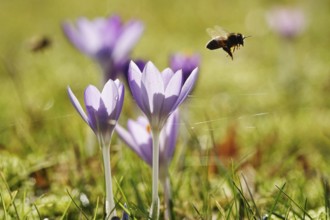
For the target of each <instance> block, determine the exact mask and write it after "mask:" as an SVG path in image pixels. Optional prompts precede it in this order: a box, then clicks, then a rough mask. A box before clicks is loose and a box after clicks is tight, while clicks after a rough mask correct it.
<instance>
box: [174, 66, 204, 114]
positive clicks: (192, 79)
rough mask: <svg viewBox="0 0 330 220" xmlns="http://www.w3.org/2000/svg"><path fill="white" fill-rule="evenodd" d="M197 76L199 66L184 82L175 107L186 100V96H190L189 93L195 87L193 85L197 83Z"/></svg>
mask: <svg viewBox="0 0 330 220" xmlns="http://www.w3.org/2000/svg"><path fill="white" fill-rule="evenodd" d="M197 77H198V67H197V68H195V69H194V70H193V71H192V73H191V74H190V76H189V77H188V79H187V80H186V81H185V83H184V84H183V86H182V90H181V93H180V96H179V98H178V100H177V102H176V103H175V106H174V109H175V108H176V107H177V106H179V105H180V104H181V103H182V102H183V101H184V100H185V98H186V97H187V96H188V94H189V93H190V91H191V90H192V89H193V87H194V85H195V82H196V80H197Z"/></svg>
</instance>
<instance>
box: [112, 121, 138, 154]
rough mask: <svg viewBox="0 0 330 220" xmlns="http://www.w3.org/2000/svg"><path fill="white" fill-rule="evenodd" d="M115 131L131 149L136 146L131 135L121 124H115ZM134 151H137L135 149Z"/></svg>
mask: <svg viewBox="0 0 330 220" xmlns="http://www.w3.org/2000/svg"><path fill="white" fill-rule="evenodd" d="M115 131H116V132H117V134H118V136H119V137H120V138H121V139H122V140H123V141H124V142H125V143H126V144H127V145H128V146H129V147H130V148H132V149H134V151H135V149H136V148H137V147H136V143H135V141H134V139H133V137H132V135H131V134H130V133H129V132H128V131H126V130H125V128H123V127H122V126H121V125H119V124H117V125H116V127H115ZM135 152H136V153H138V152H137V151H135Z"/></svg>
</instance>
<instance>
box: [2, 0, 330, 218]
mask: <svg viewBox="0 0 330 220" xmlns="http://www.w3.org/2000/svg"><path fill="white" fill-rule="evenodd" d="M190 4H194V5H195V8H196V9H192V7H191V6H190ZM283 4H286V2H285V1H283ZM297 4H299V5H298V6H300V7H301V8H303V9H304V10H305V12H306V16H307V20H308V26H307V28H306V30H305V32H304V33H303V34H302V35H301V36H299V37H298V38H297V39H296V40H295V41H292V42H291V43H287V42H284V41H283V40H282V39H280V38H279V37H278V36H277V35H276V34H274V33H273V32H271V31H270V30H269V29H268V27H267V25H266V23H265V20H264V13H265V11H266V10H268V9H270V8H271V7H272V6H273V3H271V2H265V1H254V2H253V3H250V2H249V3H248V2H247V1H236V2H235V3H233V2H232V1H228V0H226V1H216V0H211V1H189V4H188V1H183V0H169V1H150V0H149V1H148V0H140V1H135V2H134V1H127V0H123V1H103V2H101V1H91V0H89V1H84V2H83V3H82V2H81V1H77V0H73V1H61V0H60V1H40V0H31V1H18V0H3V1H1V2H0V8H1V9H2V10H1V11H2V13H1V14H0V21H1V27H2V30H1V33H0V83H1V86H0V94H2V95H1V98H0V121H1V124H0V174H1V179H0V201H1V203H0V218H1V219H44V218H46V217H47V218H49V219H100V218H102V216H103V203H104V193H103V191H104V190H103V174H102V173H103V172H102V163H101V159H102V158H101V154H100V152H99V149H98V146H97V143H96V141H95V140H94V139H93V138H91V137H93V136H92V135H91V134H90V132H89V131H88V128H87V125H85V124H84V122H83V121H82V120H81V119H80V118H79V116H78V114H76V112H75V110H74V108H73V107H72V105H71V103H70V101H69V99H68V96H67V93H66V87H67V85H70V86H71V87H72V88H73V89H74V91H75V94H77V96H78V97H79V99H82V97H83V90H84V88H85V87H86V86H87V85H88V84H95V85H98V84H99V81H100V75H99V73H98V69H97V67H96V65H94V64H93V62H92V61H91V60H89V59H88V58H86V57H85V56H83V55H82V54H80V53H79V52H78V51H77V50H75V49H74V48H73V47H72V46H71V45H70V44H69V43H68V42H67V40H66V39H65V37H64V35H63V33H62V32H61V28H60V24H61V22H63V21H64V20H67V19H75V18H77V17H79V16H87V17H89V18H93V17H96V16H105V15H108V14H112V13H117V14H119V15H121V16H123V17H124V19H125V20H128V19H130V18H139V19H141V20H142V21H143V22H144V23H145V25H146V31H145V33H144V35H143V37H142V39H141V41H140V42H139V43H138V45H137V47H136V49H135V50H134V53H133V57H134V58H143V59H147V60H151V61H153V62H154V63H155V64H156V66H158V67H160V69H162V68H165V67H166V66H167V65H168V56H169V54H171V53H173V52H177V51H186V52H198V53H200V54H201V58H202V62H201V68H200V76H199V80H198V83H197V87H196V89H195V90H194V93H193V94H192V95H191V97H190V98H189V100H188V101H187V102H186V103H185V104H184V105H183V106H182V110H181V111H182V112H184V114H182V120H181V124H180V125H181V126H180V134H181V135H180V136H179V141H178V145H177V149H176V152H175V156H174V159H173V161H172V164H171V167H170V175H171V181H172V189H173V213H174V216H176V219H183V218H185V219H260V218H264V219H266V216H268V218H267V219H287V218H290V219H311V218H313V219H314V218H315V219H329V218H330V201H329V198H330V189H329V179H330V175H329V173H330V166H329V165H330V164H329V161H330V99H329V98H327V97H328V96H329V93H330V77H329V73H330V72H329V59H330V52H329V48H330V41H329V36H330V29H329V27H328V22H327V21H328V20H329V19H330V13H329V12H330V11H329V8H330V4H329V2H328V1H326V0H320V1H317V2H308V1H301V2H297ZM214 25H220V26H223V27H225V28H226V29H228V30H232V31H239V32H242V33H243V34H245V35H252V37H251V38H248V39H246V44H245V46H244V47H242V48H241V49H240V50H238V51H236V52H235V53H234V61H232V60H231V59H230V58H228V57H226V55H225V53H224V52H223V51H212V52H211V51H208V50H206V49H205V44H206V42H207V41H208V40H209V36H208V35H207V34H206V32H205V29H206V28H207V27H212V26H214ZM42 35H46V36H49V38H50V39H51V40H52V45H51V47H50V48H48V49H46V50H45V51H42V52H39V53H31V51H30V50H29V49H28V45H29V42H30V41H31V39H32V38H33V37H36V36H42ZM126 94H127V95H126V97H125V103H124V110H123V113H122V116H121V118H120V123H121V124H125V123H126V120H127V118H129V117H136V116H137V115H138V114H139V111H138V110H135V109H136V108H135V105H134V103H133V102H132V99H131V97H129V93H126ZM231 128H232V129H234V130H235V135H232V134H231V133H230V129H231ZM88 137H89V138H88ZM230 138H234V140H235V144H234V145H233V144H231V145H230V144H229V145H226V146H227V147H229V148H233V147H235V149H236V151H235V154H233V155H231V156H228V155H227V156H226V155H225V154H224V155H221V154H219V153H218V150H219V149H218V148H219V146H222V147H223V146H225V144H224V143H225V142H226V141H228V139H230ZM87 139H91V146H92V150H91V149H89V148H86V140H87ZM111 150H112V158H111V159H112V161H111V162H112V171H113V176H114V178H115V179H116V181H115V184H114V192H115V199H116V201H117V203H118V210H120V213H121V211H122V210H123V209H124V204H127V211H128V212H129V213H130V214H131V217H132V218H136V219H147V216H148V210H149V205H150V204H151V169H150V168H149V167H148V166H147V165H146V164H144V162H143V161H140V160H139V159H138V157H137V156H136V155H134V154H133V153H132V152H131V151H130V150H129V149H128V148H127V147H126V146H125V145H124V144H123V143H122V142H121V141H120V140H119V139H118V138H117V136H116V135H114V139H113V140H112V149H111ZM90 151H92V153H91V152H90ZM93 151H94V152H93ZM137 174H138V175H137ZM82 196H83V197H86V198H87V200H82V199H81V198H82ZM160 198H163V197H162V196H161V197H160Z"/></svg>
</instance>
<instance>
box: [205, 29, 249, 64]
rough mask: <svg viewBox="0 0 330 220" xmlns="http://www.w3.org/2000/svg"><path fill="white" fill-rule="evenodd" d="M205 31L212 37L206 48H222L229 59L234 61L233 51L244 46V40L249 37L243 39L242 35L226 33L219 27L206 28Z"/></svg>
mask: <svg viewBox="0 0 330 220" xmlns="http://www.w3.org/2000/svg"><path fill="white" fill-rule="evenodd" d="M206 31H207V32H208V34H209V35H210V36H211V37H212V39H211V40H210V41H209V42H208V43H207V44H206V48H207V49H210V50H216V49H220V48H222V49H223V50H224V51H226V52H227V53H228V55H229V56H230V57H231V59H234V58H233V52H234V51H235V49H239V47H240V45H242V46H244V39H245V38H247V37H250V36H247V37H244V35H243V34H240V33H228V32H227V31H225V30H223V29H222V28H221V27H219V26H215V27H214V28H208V29H206Z"/></svg>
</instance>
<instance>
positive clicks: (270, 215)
mask: <svg viewBox="0 0 330 220" xmlns="http://www.w3.org/2000/svg"><path fill="white" fill-rule="evenodd" d="M285 184H286V183H284V184H283V186H282V187H281V190H280V191H279V192H278V194H277V196H276V198H275V201H274V204H273V206H272V208H271V209H270V212H269V213H268V215H269V218H271V217H272V214H273V213H274V211H275V207H276V205H277V203H278V201H279V199H280V196H281V194H282V191H283V190H284V187H285Z"/></svg>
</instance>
